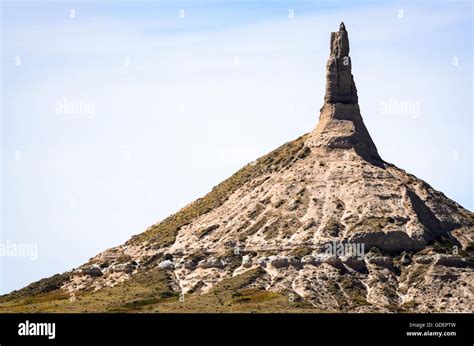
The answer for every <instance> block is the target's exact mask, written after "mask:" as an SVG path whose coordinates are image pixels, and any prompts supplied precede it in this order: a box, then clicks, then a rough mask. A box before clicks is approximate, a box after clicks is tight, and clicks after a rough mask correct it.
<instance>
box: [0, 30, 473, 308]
mask: <svg viewBox="0 0 474 346" xmlns="http://www.w3.org/2000/svg"><path fill="white" fill-rule="evenodd" d="M326 79H327V80H326V96H325V101H324V105H323V107H322V109H321V114H320V120H319V123H318V126H317V127H316V129H315V130H314V131H312V132H311V133H308V134H306V135H304V136H302V137H300V138H298V139H296V140H295V141H292V142H289V143H287V144H285V145H283V146H281V147H280V148H278V149H277V150H275V151H273V152H271V153H269V154H268V155H266V156H264V157H262V158H260V159H258V160H256V161H255V162H253V163H252V164H249V165H247V166H245V167H244V168H242V169H241V170H240V171H238V172H237V173H236V174H234V175H233V176H232V177H230V178H229V179H227V180H226V181H224V182H222V183H221V184H219V185H218V186H216V187H215V188H214V189H213V190H212V191H211V192H210V193H209V194H207V195H206V196H204V197H203V198H201V199H198V200H197V201H195V202H193V203H191V204H190V205H188V206H186V207H185V208H183V209H182V210H180V211H179V212H178V213H176V214H174V215H172V216H170V217H168V218H167V219H165V220H163V221H162V222H160V223H158V224H156V225H154V226H152V227H150V228H149V229H148V230H146V231H145V232H144V233H142V234H140V235H138V236H135V237H133V238H132V239H131V240H130V241H129V242H127V243H126V244H124V245H122V246H119V247H116V248H113V249H109V250H106V251H104V252H103V253H101V254H99V255H97V256H96V257H94V258H92V259H91V261H90V262H89V263H87V264H85V265H84V266H81V267H80V268H77V269H75V270H73V271H71V272H68V273H65V274H62V275H60V276H56V277H53V278H50V279H45V280H43V281H40V282H38V283H35V284H32V285H30V286H28V287H27V288H25V289H23V290H20V291H18V292H14V293H13V294H11V295H9V296H7V297H4V298H3V299H4V303H3V304H2V306H3V309H8V308H9V307H12V306H15V307H16V308H17V309H18V310H19V311H23V310H56V311H57V310H66V311H76V310H81V309H82V310H83V309H88V310H89V311H90V310H92V311H103V310H107V311H124V310H125V311H128V310H143V311H253V310H256V311H403V310H408V311H472V309H473V307H474V306H473V301H474V300H473V299H472V298H473V287H474V283H473V275H472V274H473V261H472V249H473V242H472V240H473V236H474V234H473V233H474V232H473V230H474V216H473V214H472V213H471V212H469V211H468V210H466V209H464V208H462V207H461V206H460V205H458V204H457V203H455V202H453V201H452V200H450V199H448V198H447V197H446V196H444V195H443V194H442V193H440V192H438V191H436V190H434V189H433V188H432V187H430V186H429V185H428V184H427V183H425V182H424V181H422V180H420V179H417V178H416V177H414V176H413V175H410V174H408V173H406V172H405V171H403V170H401V169H399V168H397V167H395V166H393V165H391V164H389V163H387V162H385V161H383V160H382V159H381V158H380V156H379V154H378V152H377V148H376V146H375V144H374V143H373V141H372V139H371V137H370V135H369V133H368V131H367V128H366V127H365V125H364V123H363V120H362V116H361V114H360V110H359V106H358V104H357V102H358V98H357V90H356V87H355V83H354V79H353V76H352V73H351V60H350V57H349V41H348V34H347V31H346V29H345V27H344V25H343V24H341V27H340V30H339V31H338V32H336V33H332V35H331V53H330V57H329V60H328V64H327V74H326ZM346 244H353V245H356V246H357V247H356V249H357V250H358V252H357V253H347V252H342V253H329V254H328V251H327V250H328V248H329V249H331V246H333V248H335V247H337V246H338V245H342V246H344V245H346ZM328 245H330V246H329V247H328ZM91 289H92V291H91ZM70 294H74V295H75V296H76V295H77V296H78V297H81V300H82V302H81V304H80V305H74V304H69V303H66V304H58V303H57V302H58V301H62V300H64V297H68V295H70ZM31 295H33V296H34V297H37V298H35V299H38V300H40V299H42V301H35V304H34V305H33V304H31V303H27V302H25V301H24V300H23V299H24V298H26V297H27V296H31ZM178 297H181V299H178ZM185 297H186V298H185ZM29 299H31V298H29ZM61 299H62V300H61ZM183 300H184V301H183ZM66 301H67V299H66ZM19 302H20V303H19ZM54 304H58V305H59V306H60V308H58V307H57V306H56V307H54Z"/></svg>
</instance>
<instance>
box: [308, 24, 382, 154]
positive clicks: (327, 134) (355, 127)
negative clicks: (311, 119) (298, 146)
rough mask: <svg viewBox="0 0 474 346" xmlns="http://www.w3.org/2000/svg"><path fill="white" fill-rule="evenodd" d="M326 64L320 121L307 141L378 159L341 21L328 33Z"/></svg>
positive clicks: (309, 143)
mask: <svg viewBox="0 0 474 346" xmlns="http://www.w3.org/2000/svg"><path fill="white" fill-rule="evenodd" d="M330 49H331V51H330V55H329V59H328V62H327V65H326V95H325V97H324V105H323V108H321V114H320V116H319V123H318V126H317V127H316V129H315V130H314V131H313V135H312V137H311V139H310V141H309V142H308V145H310V146H312V147H322V148H326V149H330V150H331V149H354V150H355V151H356V152H357V154H359V155H360V156H362V157H364V158H365V159H366V160H367V161H370V162H374V163H375V162H381V158H380V156H379V154H378V152H377V148H376V146H375V144H374V142H373V141H372V138H371V137H370V134H369V132H368V131H367V128H366V127H365V125H364V122H363V120H362V116H361V115H360V109H359V104H358V97H357V89H356V87H355V83H354V78H353V76H352V72H351V71H352V62H351V58H350V57H349V37H348V34H347V30H346V27H345V25H344V23H341V25H340V27H339V31H338V32H332V33H331V43H330Z"/></svg>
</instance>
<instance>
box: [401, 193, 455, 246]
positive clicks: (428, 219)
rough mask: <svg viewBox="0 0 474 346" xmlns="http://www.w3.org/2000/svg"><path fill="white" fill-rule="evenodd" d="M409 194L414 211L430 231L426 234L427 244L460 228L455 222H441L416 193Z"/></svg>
mask: <svg viewBox="0 0 474 346" xmlns="http://www.w3.org/2000/svg"><path fill="white" fill-rule="evenodd" d="M407 194H408V197H409V198H410V202H411V205H412V207H413V211H414V212H415V213H416V216H417V217H418V219H419V221H420V222H421V223H422V224H423V226H425V227H426V228H427V229H428V230H429V231H428V232H426V233H425V239H426V241H427V242H429V241H432V240H434V239H436V238H437V237H438V236H440V235H442V234H445V233H447V232H451V231H452V230H453V229H455V228H456V227H458V226H459V225H458V224H456V223H454V222H441V221H440V220H439V219H438V218H437V217H436V215H435V214H434V213H433V212H432V211H431V209H430V208H429V207H428V206H427V205H426V203H425V202H423V201H422V200H421V199H420V197H418V195H417V194H416V193H415V192H413V191H412V190H410V189H408V190H407Z"/></svg>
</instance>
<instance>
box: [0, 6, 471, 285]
mask: <svg viewBox="0 0 474 346" xmlns="http://www.w3.org/2000/svg"><path fill="white" fill-rule="evenodd" d="M1 9H2V27H1V28H2V33H1V35H2V45H1V49H2V52H1V57H2V61H1V64H2V76H1V80H2V106H1V107H2V108H1V110H2V117H1V128H2V132H1V134H2V161H1V162H2V179H1V181H2V206H1V210H2V214H1V216H2V222H1V227H2V229H1V239H0V240H1V241H2V242H7V241H9V242H13V243H34V244H37V246H38V258H37V259H36V260H32V259H31V258H28V257H0V261H1V262H0V263H1V271H0V275H1V278H0V293H1V292H8V291H11V290H13V289H16V288H20V287H22V286H24V285H26V284H28V283H30V282H32V281H34V280H37V279H40V278H42V277H46V276H49V275H52V274H55V273H58V272H63V271H65V270H68V269H71V268H73V267H75V266H77V265H79V264H82V263H83V262H84V261H86V260H87V259H88V258H90V257H92V256H93V255H95V254H96V253H98V252H99V251H102V250H104V249H105V248H108V247H111V246H115V245H118V244H120V243H122V242H124V241H126V240H127V239H129V238H130V236H131V235H133V234H137V233H140V232H142V231H143V230H144V229H145V228H146V227H148V226H150V225H151V224H153V223H155V222H156V221H158V220H160V219H162V218H164V217H166V216H167V215H169V214H170V213H172V212H175V211H176V210H177V209H179V208H180V207H182V206H184V205H186V204H187V203H189V202H191V201H192V200H194V199H196V198H198V197H200V196H202V195H203V194H205V193H206V192H208V191H209V190H210V189H211V188H212V187H213V186H215V185H216V184H218V183H219V182H220V181H222V180H223V179H225V178H226V177H228V176H230V175H231V174H232V173H233V172H234V171H236V170H237V169H238V168H240V167H241V166H242V165H244V164H246V163H247V162H250V161H252V160H253V159H255V158H257V157H258V156H260V155H262V154H265V153H266V152H268V151H270V150H272V149H274V148H275V147H277V146H279V145H281V144H282V143H284V142H285V141H288V140H291V139H294V138H296V137H298V136H299V135H301V134H303V133H306V132H308V131H311V130H312V129H313V128H314V127H315V126H316V123H317V120H318V116H319V109H320V107H321V105H322V102H323V96H324V73H325V64H326V60H327V57H328V54H329V34H330V32H331V31H335V30H337V29H338V27H339V23H340V21H344V22H345V23H346V27H347V29H348V31H349V38H350V42H351V57H352V63H353V73H354V77H355V81H356V85H357V88H358V90H359V99H360V107H361V112H362V116H363V117H364V121H365V123H366V126H367V127H368V129H369V131H370V133H371V135H372V138H373V139H374V141H375V143H376V145H377V147H378V149H379V152H380V154H381V156H382V157H383V158H384V159H385V160H386V161H388V162H391V163H394V164H395V165H397V166H398V167H400V168H403V169H405V170H407V171H408V172H410V173H412V174H415V175H416V176H418V177H419V178H421V179H423V180H425V181H427V182H428V183H429V184H430V185H432V186H433V187H434V188H436V189H438V190H441V191H442V192H444V193H445V194H446V195H447V196H448V197H450V198H452V199H454V200H455V201H457V202H458V203H460V204H461V205H463V206H464V207H466V208H468V209H470V210H473V208H474V203H473V183H472V163H473V160H472V148H473V142H472V133H473V131H472V41H473V40H472V4H471V3H470V2H468V1H437V2H423V1H418V2H416V1H409V2H375V1H374V2H357V3H355V2H349V1H340V2H332V1H331V2H329V1H328V2H318V1H304V2H295V1H291V2H290V1H277V2H264V1H256V2H251V1H240V2H231V1H224V2H217V1H215V2H214V1H184V2H171V1H165V2H151V1H139V2H131V1H130V2H127V1H121V2H112V1H86V2H82V3H74V2H63V1H56V2H10V1H4V2H2V8H1ZM181 9H184V17H183V16H182V15H181V16H180V14H182V13H183V12H180V10H181ZM71 10H74V13H75V17H74V18H71V16H70V14H71ZM291 10H293V12H289V11H291ZM290 13H294V17H291V16H289V14H290ZM18 58H19V59H20V61H21V64H18ZM71 103H72V104H74V105H76V106H74V107H73V110H72V112H69V113H68V112H64V111H61V109H62V108H61V107H62V106H65V105H67V104H71ZM78 104H82V105H87V106H89V107H90V109H93V110H94V111H93V114H92V112H87V111H84V109H81V108H80V107H79V106H77V105H78ZM400 104H408V105H410V106H413V107H412V109H413V112H410V111H408V112H398V111H397V110H396V108H393V105H400ZM387 105H392V106H390V107H387ZM387 109H388V111H387Z"/></svg>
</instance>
